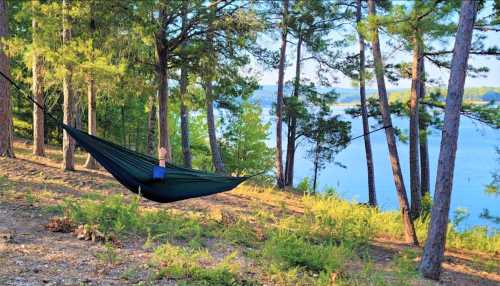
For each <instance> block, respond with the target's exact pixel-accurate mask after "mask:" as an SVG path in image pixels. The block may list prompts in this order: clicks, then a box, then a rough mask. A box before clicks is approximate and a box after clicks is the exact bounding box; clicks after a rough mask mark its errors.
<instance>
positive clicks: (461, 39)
mask: <svg viewBox="0 0 500 286" xmlns="http://www.w3.org/2000/svg"><path fill="white" fill-rule="evenodd" d="M477 5H478V2H477V1H471V0H464V1H463V2H462V7H461V8H460V20H459V23H458V31H457V34H456V38H455V47H454V49H453V58H452V61H451V71H450V80H449V82H448V96H447V97H446V107H445V111H444V125H443V133H442V138H441V148H440V151H439V161H438V168H437V177H436V190H435V192H434V203H433V206H432V212H431V221H430V226H429V231H428V235H427V241H426V243H425V247H424V253H423V255H422V261H421V264H420V271H421V272H422V275H423V276H424V277H427V278H431V279H436V280H437V279H439V275H440V273H441V262H442V260H443V254H444V249H445V243H446V232H447V227H448V216H449V211H450V201H451V191H452V187H453V172H454V169H455V156H456V151H457V141H458V131H459V126H460V109H461V108H462V99H463V94H464V84H465V77H466V73H467V61H468V59H469V51H470V47H471V40H472V31H473V28H474V21H475V17H476V13H477Z"/></svg>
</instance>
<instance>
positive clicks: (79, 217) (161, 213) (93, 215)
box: [62, 195, 216, 246]
mask: <svg viewBox="0 0 500 286" xmlns="http://www.w3.org/2000/svg"><path fill="white" fill-rule="evenodd" d="M62 208H63V210H64V214H65V215H66V216H67V217H69V218H70V219H71V220H72V221H73V222H74V223H75V224H88V225H96V226H97V227H98V230H99V231H101V232H103V233H104V234H105V235H106V236H107V235H110V234H114V235H123V234H127V233H136V234H143V235H149V236H150V238H151V239H152V240H161V241H166V240H171V239H178V240H186V241H187V240H189V241H190V243H192V244H195V245H196V246H200V245H201V242H200V240H201V238H203V237H209V236H211V235H212V232H213V230H214V228H215V225H216V224H215V222H212V223H210V222H207V223H203V221H202V219H201V218H199V217H195V216H188V215H180V214H173V213H171V212H168V211H165V210H142V209H140V207H139V198H134V199H132V200H131V201H125V200H124V198H123V196H121V195H114V196H109V197H106V199H104V200H103V201H95V200H93V198H92V199H82V200H66V201H65V203H64V205H63V206H62Z"/></svg>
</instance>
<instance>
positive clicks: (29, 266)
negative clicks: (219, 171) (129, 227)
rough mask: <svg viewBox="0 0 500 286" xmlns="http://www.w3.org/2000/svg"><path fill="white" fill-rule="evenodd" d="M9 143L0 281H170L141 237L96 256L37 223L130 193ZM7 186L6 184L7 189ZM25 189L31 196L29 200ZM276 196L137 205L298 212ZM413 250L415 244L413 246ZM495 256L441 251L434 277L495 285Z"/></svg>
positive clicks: (295, 203) (292, 201) (0, 214)
mask: <svg viewBox="0 0 500 286" xmlns="http://www.w3.org/2000/svg"><path fill="white" fill-rule="evenodd" d="M16 147H17V150H18V153H17V159H7V158H0V176H4V177H6V178H7V179H6V180H3V181H1V180H0V285H126V284H133V285H136V284H138V283H139V284H140V283H143V284H148V281H150V282H151V284H152V285H175V281H171V280H168V279H162V280H155V279H154V272H153V270H152V269H151V268H150V267H149V266H148V264H147V262H148V261H149V258H150V256H151V250H149V249H145V248H144V240H145V238H141V237H137V238H130V239H129V240H128V241H121V242H120V247H119V248H116V249H117V250H116V251H117V255H116V256H117V257H118V259H117V261H116V262H114V263H112V264H110V263H107V262H106V261H104V260H103V259H102V258H100V257H101V256H102V255H101V254H102V253H104V252H105V246H104V244H102V243H96V242H92V241H86V240H79V239H77V238H76V236H75V235H74V234H72V233H63V232H51V231H49V230H47V229H46V227H45V226H46V225H47V223H48V222H49V221H50V219H51V217H52V215H51V214H50V213H49V212H48V211H47V208H46V207H45V208H44V207H43V206H47V205H51V204H56V203H60V202H62V200H64V198H65V197H67V196H75V197H79V196H85V195H88V194H93V193H96V192H99V193H100V194H104V195H106V194H111V193H117V192H118V193H120V192H121V193H123V194H124V195H125V196H130V193H129V192H128V191H127V190H126V189H124V188H123V187H121V186H120V185H119V184H118V183H117V182H116V181H114V180H113V178H112V177H111V176H110V175H109V174H107V173H106V172H104V171H88V170H83V169H80V168H79V169H77V171H76V172H62V171H61V170H60V169H59V164H58V163H57V161H56V160H54V159H48V158H35V157H32V156H31V155H30V154H29V149H28V146H24V145H22V144H19V143H18V144H16ZM52 155H53V154H52ZM80 156H82V155H80ZM49 157H51V153H50V152H49ZM81 159H82V158H80V160H81ZM7 189H9V190H13V191H10V192H9V193H7V192H6V190H7ZM33 194H36V197H37V199H35V200H34V199H30V198H31V197H32V196H33ZM40 198H42V199H41V201H40ZM283 198H284V199H283V200H285V201H281V202H279V201H271V200H266V199H265V196H264V195H262V196H259V194H258V193H256V195H252V194H248V193H241V192H239V191H238V190H235V191H232V192H228V193H224V194H218V195H213V196H210V197H205V198H199V199H191V200H187V201H182V202H177V203H172V204H163V205H161V204H157V203H154V202H148V201H146V200H143V201H141V205H142V206H144V207H154V208H168V209H174V210H178V211H185V210H189V211H200V212H209V211H213V210H214V209H218V210H224V211H228V212H232V213H236V214H238V213H245V212H247V211H248V209H249V208H250V207H260V208H266V209H269V210H273V211H275V212H276V213H280V212H281V213H282V212H283V211H284V210H283V209H282V208H281V207H280V206H281V205H282V204H283V203H286V205H287V209H286V210H285V212H286V215H293V214H294V213H301V212H302V211H303V210H302V209H301V207H300V200H298V199H296V198H294V195H292V194H290V195H285V196H283ZM220 247H221V246H220V244H217V243H215V244H214V246H213V247H212V250H213V251H214V252H217V253H221V252H222V253H224V252H229V251H232V250H231V249H220ZM404 248H407V245H404V244H403V243H401V242H398V241H390V240H384V239H377V240H375V241H373V242H372V244H371V246H370V253H371V254H372V256H373V258H374V262H375V264H376V266H377V268H379V269H383V268H384V267H389V266H388V265H389V264H390V262H391V260H392V259H393V257H394V255H395V254H397V253H398V252H400V251H402V250H403V249H404ZM415 251H417V252H419V251H421V250H420V249H419V248H415ZM241 259H242V260H245V259H244V258H241ZM499 261H500V259H499V256H498V254H476V253H467V252H461V251H449V252H447V253H446V260H445V263H444V273H443V275H442V279H441V281H440V282H439V284H443V285H500V267H499ZM241 263H242V265H244V267H243V271H248V273H251V272H252V268H253V266H252V265H251V262H248V261H242V262H241ZM492 264H493V266H492ZM353 268H356V266H355V265H353ZM486 270H487V271H486ZM419 281H420V280H419ZM421 282H422V284H421V285H433V284H436V283H435V282H433V281H429V280H423V279H421Z"/></svg>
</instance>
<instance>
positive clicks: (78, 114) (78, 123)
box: [73, 89, 82, 130]
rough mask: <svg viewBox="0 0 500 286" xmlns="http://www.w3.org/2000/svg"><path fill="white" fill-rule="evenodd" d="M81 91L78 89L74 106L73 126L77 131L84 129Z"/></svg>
mask: <svg viewBox="0 0 500 286" xmlns="http://www.w3.org/2000/svg"><path fill="white" fill-rule="evenodd" d="M80 95H81V94H80V90H79V89H77V90H76V91H75V93H74V98H73V100H74V104H73V126H75V128H76V129H80V130H81V129H82V109H81V106H80V105H81V103H82V102H81V96H80Z"/></svg>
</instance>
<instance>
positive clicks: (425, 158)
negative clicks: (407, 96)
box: [418, 57, 431, 197]
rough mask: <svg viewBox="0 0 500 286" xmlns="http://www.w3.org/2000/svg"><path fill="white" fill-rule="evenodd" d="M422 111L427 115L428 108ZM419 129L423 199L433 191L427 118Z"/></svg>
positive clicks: (423, 68) (422, 73)
mask: <svg viewBox="0 0 500 286" xmlns="http://www.w3.org/2000/svg"><path fill="white" fill-rule="evenodd" d="M420 60H421V61H422V63H421V64H420V68H421V73H420V74H421V79H422V81H421V85H420V90H419V96H418V98H420V99H421V100H423V99H424V98H425V67H424V57H421V58H420ZM420 110H421V112H422V114H426V113H427V111H426V107H425V105H424V104H422V105H421V106H420ZM418 121H419V124H418V127H419V129H420V138H419V145H420V152H419V153H420V193H421V195H422V197H425V196H426V195H428V194H429V192H430V189H431V180H430V174H429V148H428V142H427V127H428V126H427V122H425V118H424V117H423V116H419V117H418Z"/></svg>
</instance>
